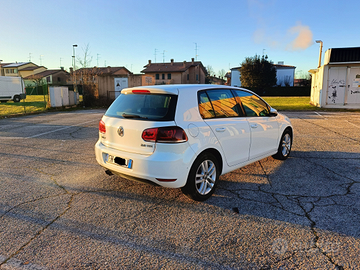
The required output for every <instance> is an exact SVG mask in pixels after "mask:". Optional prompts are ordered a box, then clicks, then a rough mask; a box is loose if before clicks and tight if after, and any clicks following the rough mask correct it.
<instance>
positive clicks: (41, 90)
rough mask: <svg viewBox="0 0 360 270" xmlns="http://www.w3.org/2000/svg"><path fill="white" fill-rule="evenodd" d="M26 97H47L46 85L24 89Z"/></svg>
mask: <svg viewBox="0 0 360 270" xmlns="http://www.w3.org/2000/svg"><path fill="white" fill-rule="evenodd" d="M25 90H26V95H29V96H31V95H47V94H48V85H47V84H44V85H38V86H27V87H25Z"/></svg>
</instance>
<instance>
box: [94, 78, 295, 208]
mask: <svg viewBox="0 0 360 270" xmlns="http://www.w3.org/2000/svg"><path fill="white" fill-rule="evenodd" d="M292 139H293V129H292V126H291V123H290V120H289V119H288V118H287V117H286V116H284V115H282V114H280V113H278V112H277V111H276V110H275V109H273V108H271V107H270V106H269V105H268V104H267V103H266V102H265V101H264V100H263V99H261V98H260V97H259V96H258V95H256V94H255V93H253V92H251V91H249V90H246V89H243V88H236V87H228V86H219V85H156V86H144V87H135V88H127V89H124V90H122V92H121V95H120V96H119V97H118V98H117V99H116V100H115V101H114V102H113V103H112V105H111V106H110V107H109V109H108V110H107V111H106V113H105V115H104V116H103V117H102V120H101V121H100V124H99V140H98V142H97V143H96V145H95V154H96V160H97V162H98V163H99V164H100V165H101V166H103V167H104V168H105V169H106V173H107V174H109V175H112V174H117V175H120V176H122V177H124V178H127V179H132V180H139V181H142V182H144V181H145V182H149V183H152V184H156V185H160V186H163V187H170V188H181V189H182V191H183V193H184V194H186V195H187V196H189V197H190V198H192V199H194V200H199V201H202V200H206V199H207V198H209V197H210V196H211V195H212V194H213V193H214V190H215V188H216V186H217V184H218V182H219V176H220V175H222V174H225V173H228V172H230V171H233V170H236V169H238V168H240V167H243V166H245V165H247V164H249V163H252V162H255V161H257V160H260V159H263V158H265V157H268V156H271V155H272V156H273V157H274V158H277V159H282V160H284V159H286V158H287V157H288V156H289V154H290V151H291V145H292Z"/></svg>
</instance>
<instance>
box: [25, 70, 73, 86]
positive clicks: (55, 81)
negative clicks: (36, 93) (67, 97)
mask: <svg viewBox="0 0 360 270" xmlns="http://www.w3.org/2000/svg"><path fill="white" fill-rule="evenodd" d="M24 80H25V84H26V85H30V84H34V81H39V82H42V83H43V84H48V85H66V84H68V81H69V80H70V73H69V72H67V71H66V70H64V69H63V68H61V69H48V70H45V71H42V72H39V73H36V74H33V75H30V76H27V77H24Z"/></svg>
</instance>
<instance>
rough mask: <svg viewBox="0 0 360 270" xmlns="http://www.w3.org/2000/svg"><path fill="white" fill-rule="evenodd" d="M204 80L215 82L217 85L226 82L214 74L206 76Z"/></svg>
mask: <svg viewBox="0 0 360 270" xmlns="http://www.w3.org/2000/svg"><path fill="white" fill-rule="evenodd" d="M206 81H207V83H209V84H217V85H225V83H226V81H225V80H224V79H222V78H220V77H216V76H207V78H206Z"/></svg>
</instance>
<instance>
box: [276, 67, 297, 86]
mask: <svg viewBox="0 0 360 270" xmlns="http://www.w3.org/2000/svg"><path fill="white" fill-rule="evenodd" d="M274 67H275V68H276V80H277V82H276V84H277V85H279V86H294V79H295V68H296V67H294V66H288V65H284V62H283V61H281V62H278V63H277V64H274Z"/></svg>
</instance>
